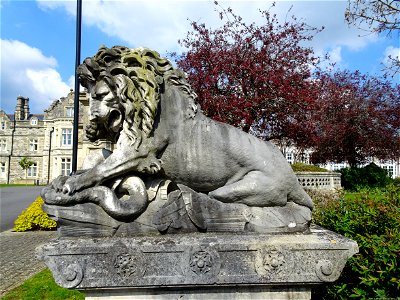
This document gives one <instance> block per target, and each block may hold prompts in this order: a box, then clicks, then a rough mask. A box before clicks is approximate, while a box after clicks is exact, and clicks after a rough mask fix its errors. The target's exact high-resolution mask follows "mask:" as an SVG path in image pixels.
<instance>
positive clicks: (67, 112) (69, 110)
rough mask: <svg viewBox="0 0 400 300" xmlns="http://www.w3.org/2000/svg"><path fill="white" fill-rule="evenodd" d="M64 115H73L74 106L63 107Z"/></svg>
mask: <svg viewBox="0 0 400 300" xmlns="http://www.w3.org/2000/svg"><path fill="white" fill-rule="evenodd" d="M65 116H66V117H73V116H74V108H73V107H66V108H65Z"/></svg>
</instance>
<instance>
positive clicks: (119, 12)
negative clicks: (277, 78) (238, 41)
mask: <svg viewBox="0 0 400 300" xmlns="http://www.w3.org/2000/svg"><path fill="white" fill-rule="evenodd" d="M37 1H38V3H39V6H40V7H41V8H43V9H56V8H63V9H65V10H66V11H67V12H68V14H70V15H75V14H76V5H75V2H74V1H48V0H37ZM71 2H72V3H71ZM271 3H272V2H271V1H220V5H221V6H223V7H225V8H227V7H232V8H233V10H234V12H236V13H237V14H239V15H240V16H242V17H243V19H244V20H246V21H247V22H253V21H254V22H256V23H258V22H260V21H261V19H262V18H261V15H260V13H259V9H262V10H264V9H268V8H269V7H270V6H271ZM346 3H347V2H346V1H278V2H277V3H276V7H275V8H274V9H273V10H271V12H272V13H277V15H278V16H279V17H280V19H281V20H282V21H284V20H285V18H288V17H289V16H291V15H295V16H296V17H298V18H299V19H300V20H302V21H305V22H306V23H307V24H309V25H311V26H315V27H321V26H325V30H324V31H323V32H322V33H320V34H318V35H317V36H316V37H315V39H314V40H313V42H312V43H311V45H312V46H313V47H314V48H315V50H316V52H320V53H323V52H324V51H326V49H334V48H337V47H339V46H341V47H348V48H349V49H350V50H354V51H357V50H360V49H362V48H364V47H366V46H367V45H368V44H369V43H371V42H374V41H376V40H377V37H376V36H375V35H372V34H369V35H365V33H364V32H360V31H359V30H357V29H355V28H349V27H348V25H347V24H346V23H345V21H344V11H345V8H346ZM291 7H292V9H291V11H290V12H289V13H288V10H289V9H290V8H291ZM214 10H215V5H214V4H213V1H165V0H164V1H156V0H150V1H149V0H148V1H127V0H125V1H102V0H92V1H83V8H82V13H83V16H82V21H83V23H84V24H86V25H89V26H95V27H97V28H98V29H99V30H101V31H102V32H104V33H106V34H107V35H109V36H112V37H117V38H120V39H121V40H123V41H125V42H126V43H127V46H131V47H138V46H146V47H150V48H154V49H155V50H158V51H159V52H160V53H161V54H163V52H165V51H179V50H180V47H179V45H178V43H177V40H178V39H181V38H183V37H185V35H186V32H187V31H188V30H190V24H189V21H188V19H190V20H193V21H200V22H204V23H206V25H208V26H211V27H215V25H216V24H219V17H218V13H216V12H215V11H214Z"/></svg>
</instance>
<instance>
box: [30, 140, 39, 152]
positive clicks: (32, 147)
mask: <svg viewBox="0 0 400 300" xmlns="http://www.w3.org/2000/svg"><path fill="white" fill-rule="evenodd" d="M29 150H30V151H37V150H38V140H37V139H32V140H29Z"/></svg>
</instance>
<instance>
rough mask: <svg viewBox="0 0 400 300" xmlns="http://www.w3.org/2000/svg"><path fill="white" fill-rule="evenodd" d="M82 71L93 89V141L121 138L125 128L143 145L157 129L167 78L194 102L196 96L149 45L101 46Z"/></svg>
mask: <svg viewBox="0 0 400 300" xmlns="http://www.w3.org/2000/svg"><path fill="white" fill-rule="evenodd" d="M78 74H79V76H80V79H81V84H82V85H83V86H84V87H86V88H87V89H88V91H89V93H90V102H89V105H90V106H89V107H90V125H89V126H88V128H87V130H86V135H87V136H88V138H89V139H90V140H91V141H96V140H98V139H100V138H108V139H111V140H113V141H115V140H116V139H117V138H118V135H119V133H120V132H121V130H122V131H123V132H124V133H125V134H126V136H127V137H128V138H129V140H130V143H131V144H132V145H135V148H137V147H139V145H140V143H141V141H142V139H143V138H146V137H148V136H149V135H150V133H151V131H152V129H153V124H154V119H155V116H156V113H157V107H158V103H159V100H160V93H161V90H162V89H163V85H164V83H165V81H169V82H171V83H172V84H174V85H177V86H180V88H181V89H182V90H184V91H185V92H186V93H187V94H189V95H190V96H191V97H190V98H191V99H192V100H193V102H194V100H195V98H196V94H195V93H194V92H193V91H192V90H191V88H190V86H189V84H188V83H187V82H186V79H185V78H184V76H183V74H181V73H180V72H179V71H178V70H174V68H173V66H172V65H171V63H170V62H169V61H168V60H167V59H163V58H161V57H160V55H159V54H158V53H157V52H155V51H152V50H149V49H146V48H136V49H130V48H127V47H122V46H115V47H112V48H106V47H101V48H100V49H99V51H98V52H97V53H96V55H94V56H93V57H89V58H86V59H85V61H84V62H83V64H81V65H80V66H79V68H78Z"/></svg>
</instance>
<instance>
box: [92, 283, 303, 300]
mask: <svg viewBox="0 0 400 300" xmlns="http://www.w3.org/2000/svg"><path fill="white" fill-rule="evenodd" d="M85 295H86V298H85V299H86V300H103V299H107V300H128V299H129V300H177V299H179V300H259V299H263V300H310V299H311V289H310V288H309V287H308V288H305V287H299V288H290V287H282V288H269V287H265V286H248V287H237V286H236V287H212V286H209V287H201V288H200V289H197V288H192V289H188V288H180V289H162V290H160V289H158V290H154V289H140V290H131V289H118V290H99V291H92V290H90V291H86V292H85Z"/></svg>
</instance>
